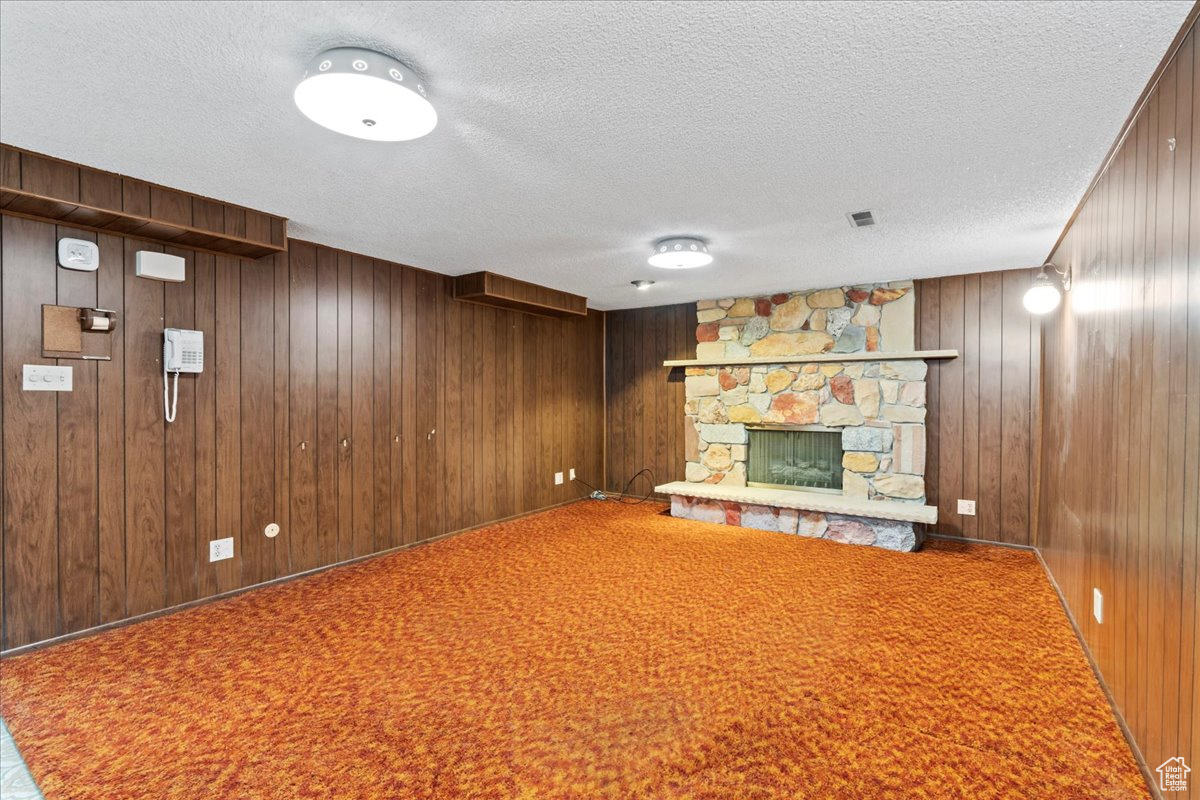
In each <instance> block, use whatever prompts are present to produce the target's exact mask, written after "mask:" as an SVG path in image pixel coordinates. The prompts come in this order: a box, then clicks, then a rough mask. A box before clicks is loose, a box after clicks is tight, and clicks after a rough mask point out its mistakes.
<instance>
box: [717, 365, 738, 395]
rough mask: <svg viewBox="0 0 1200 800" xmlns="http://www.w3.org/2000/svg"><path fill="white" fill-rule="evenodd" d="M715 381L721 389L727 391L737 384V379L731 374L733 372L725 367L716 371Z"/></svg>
mask: <svg viewBox="0 0 1200 800" xmlns="http://www.w3.org/2000/svg"><path fill="white" fill-rule="evenodd" d="M717 383H719V384H720V385H721V389H722V390H724V391H729V390H730V389H732V388H734V387H736V386H737V385H738V380H737V378H735V377H734V376H733V373H732V372H730V371H729V370H727V369H723V370H721V371H720V372H718V373H717Z"/></svg>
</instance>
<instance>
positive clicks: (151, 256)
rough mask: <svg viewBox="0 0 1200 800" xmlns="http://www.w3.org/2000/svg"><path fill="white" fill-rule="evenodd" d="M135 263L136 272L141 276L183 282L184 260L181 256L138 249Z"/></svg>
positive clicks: (170, 281) (169, 281)
mask: <svg viewBox="0 0 1200 800" xmlns="http://www.w3.org/2000/svg"><path fill="white" fill-rule="evenodd" d="M134 263H135V269H134V274H136V275H137V276H138V277H139V278H151V279H153V280H156V281H167V282H168V283H183V278H184V274H183V271H184V270H183V268H184V261H183V259H182V258H180V257H179V256H169V255H167V254H166V253H155V252H153V251H152V250H138V251H137V258H136V259H135V262H134Z"/></svg>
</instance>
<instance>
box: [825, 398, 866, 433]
mask: <svg viewBox="0 0 1200 800" xmlns="http://www.w3.org/2000/svg"><path fill="white" fill-rule="evenodd" d="M821 424H822V425H825V426H826V427H829V428H841V427H843V426H846V425H862V424H863V415H862V412H861V411H859V410H858V408H857V407H856V406H848V405H844V404H842V403H826V404H824V405H822V406H821Z"/></svg>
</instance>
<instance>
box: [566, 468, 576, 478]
mask: <svg viewBox="0 0 1200 800" xmlns="http://www.w3.org/2000/svg"><path fill="white" fill-rule="evenodd" d="M567 474H568V475H570V476H571V480H575V468H574V467H571V469H570V471H569V472H568V473H567Z"/></svg>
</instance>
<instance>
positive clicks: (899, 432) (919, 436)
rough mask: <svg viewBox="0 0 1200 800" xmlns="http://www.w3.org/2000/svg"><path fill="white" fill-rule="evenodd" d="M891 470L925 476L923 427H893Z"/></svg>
mask: <svg viewBox="0 0 1200 800" xmlns="http://www.w3.org/2000/svg"><path fill="white" fill-rule="evenodd" d="M892 435H893V437H894V438H895V442H896V444H895V446H894V447H893V448H892V469H893V470H894V471H895V472H903V473H907V474H909V475H924V474H925V426H924V425H893V426H892Z"/></svg>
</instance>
